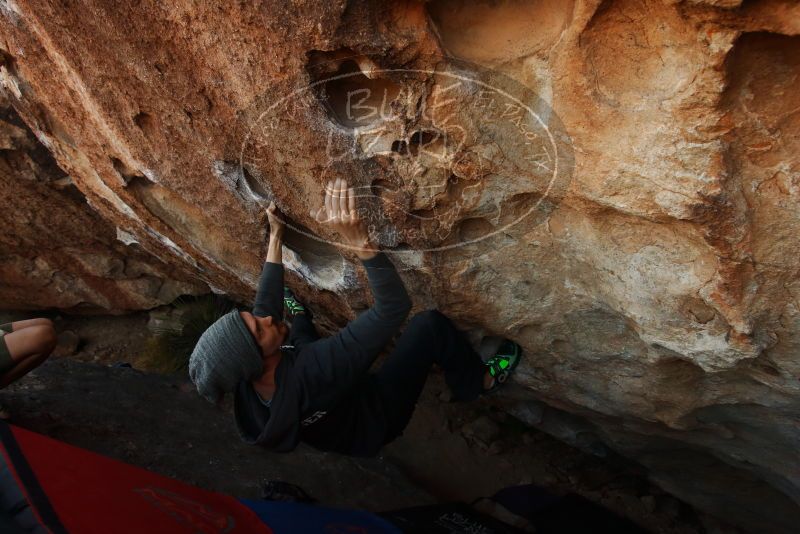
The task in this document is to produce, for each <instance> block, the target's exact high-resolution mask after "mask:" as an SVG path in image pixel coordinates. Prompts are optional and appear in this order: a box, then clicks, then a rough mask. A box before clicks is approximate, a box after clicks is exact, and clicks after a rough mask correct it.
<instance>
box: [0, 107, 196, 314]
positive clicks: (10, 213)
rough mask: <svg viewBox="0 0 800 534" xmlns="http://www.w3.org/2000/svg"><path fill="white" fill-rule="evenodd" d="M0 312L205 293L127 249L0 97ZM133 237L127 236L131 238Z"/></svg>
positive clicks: (145, 303) (147, 303)
mask: <svg viewBox="0 0 800 534" xmlns="http://www.w3.org/2000/svg"><path fill="white" fill-rule="evenodd" d="M0 191H2V197H0V210H1V211H2V216H0V220H2V221H3V227H4V231H3V232H2V235H0V249H1V250H0V308H1V309H8V310H21V309H31V310H33V309H41V308H60V309H63V310H69V311H72V312H82V313H90V312H105V313H109V312H114V313H119V312H123V311H127V310H138V309H147V308H152V307H154V306H159V305H162V304H167V303H170V302H172V301H173V300H175V298H176V297H177V296H179V295H185V294H199V293H203V292H205V291H207V288H206V286H205V284H203V283H202V282H200V281H199V280H196V279H193V277H192V276H191V274H190V273H189V272H188V271H187V270H186V269H184V268H183V267H182V266H180V265H169V264H165V263H163V262H161V261H159V260H158V259H156V258H154V257H152V256H151V255H150V254H148V253H147V252H146V251H144V250H142V249H141V248H139V247H137V246H136V245H133V244H130V245H126V244H124V243H123V242H121V241H119V238H120V237H121V238H122V239H128V238H127V237H126V236H125V235H124V234H118V233H117V231H116V229H115V228H114V226H113V224H110V223H109V222H108V221H106V220H104V219H103V218H102V217H100V216H99V215H98V214H97V213H96V212H95V211H94V210H93V209H92V208H90V207H89V206H88V205H87V204H86V199H85V197H84V196H83V194H82V193H81V192H80V191H79V190H78V189H77V188H76V187H75V185H74V184H73V183H72V180H71V179H70V177H69V176H68V175H66V174H64V172H63V171H62V170H61V169H59V168H58V165H56V162H55V161H54V160H53V158H52V156H51V155H50V153H49V152H48V150H47V149H46V148H44V147H43V146H42V145H41V144H40V143H39V142H38V141H37V140H36V138H35V137H34V136H33V134H32V133H31V132H30V130H28V128H27V127H26V126H25V123H24V122H22V120H21V119H20V118H19V116H18V115H17V114H16V112H15V111H14V110H13V108H11V107H10V104H9V103H8V101H7V100H6V99H4V98H2V94H0ZM131 239H132V236H131Z"/></svg>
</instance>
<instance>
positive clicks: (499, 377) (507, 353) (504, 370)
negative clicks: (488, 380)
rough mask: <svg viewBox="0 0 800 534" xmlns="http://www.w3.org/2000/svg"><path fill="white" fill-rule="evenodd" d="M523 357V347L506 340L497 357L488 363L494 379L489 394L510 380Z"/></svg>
mask: <svg viewBox="0 0 800 534" xmlns="http://www.w3.org/2000/svg"><path fill="white" fill-rule="evenodd" d="M521 357H522V347H520V346H519V345H518V344H517V343H514V342H513V341H511V340H509V339H504V340H503V342H502V343H501V344H500V346H499V347H498V348H497V352H496V353H495V355H494V356H492V357H491V358H489V359H488V360H487V361H486V366H487V367H488V368H489V374H490V375H492V378H494V380H493V381H492V386H491V387H490V388H489V389H487V390H486V392H487V393H488V392H489V391H494V390H495V389H497V388H498V387H500V385H501V384H504V383H505V381H506V380H508V377H509V376H511V373H512V372H514V369H516V368H517V365H518V364H519V360H520V358H521Z"/></svg>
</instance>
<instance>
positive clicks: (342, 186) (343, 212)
mask: <svg viewBox="0 0 800 534" xmlns="http://www.w3.org/2000/svg"><path fill="white" fill-rule="evenodd" d="M347 193H348V191H347V181H345V180H344V179H343V178H340V179H339V220H341V221H347V220H349V219H350V212H349V211H348V209H347V208H348V202H347Z"/></svg>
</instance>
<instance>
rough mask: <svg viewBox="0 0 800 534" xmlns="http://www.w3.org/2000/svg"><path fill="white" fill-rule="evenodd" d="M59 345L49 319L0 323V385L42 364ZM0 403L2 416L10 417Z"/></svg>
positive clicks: (12, 380) (2, 417)
mask: <svg viewBox="0 0 800 534" xmlns="http://www.w3.org/2000/svg"><path fill="white" fill-rule="evenodd" d="M55 347H56V331H55V329H54V328H53V322H52V321H51V320H50V319H44V318H37V319H27V320H25V321H14V322H13V323H6V324H0V388H4V387H6V386H7V385H9V384H10V383H12V382H14V381H15V380H17V379H18V378H20V377H22V376H24V375H26V374H28V373H29V372H30V371H32V370H33V369H35V368H36V367H38V366H39V365H41V363H42V362H43V361H45V360H46V359H47V357H48V356H50V353H51V352H53V349H54V348H55ZM9 417H10V414H9V412H8V409H7V408H5V407H4V406H3V405H2V404H0V419H8V418H9Z"/></svg>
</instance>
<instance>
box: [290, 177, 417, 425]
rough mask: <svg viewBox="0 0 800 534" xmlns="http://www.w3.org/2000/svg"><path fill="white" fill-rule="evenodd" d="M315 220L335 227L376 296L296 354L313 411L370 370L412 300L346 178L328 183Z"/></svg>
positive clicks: (297, 366) (324, 406)
mask: <svg viewBox="0 0 800 534" xmlns="http://www.w3.org/2000/svg"><path fill="white" fill-rule="evenodd" d="M316 218H317V221H318V222H321V223H325V224H328V225H330V226H331V227H332V228H333V229H334V230H336V232H337V233H338V234H339V236H340V239H341V242H342V244H344V245H346V246H347V247H348V248H350V249H351V250H355V252H356V254H357V255H358V257H359V258H360V259H361V261H362V263H363V265H364V268H365V269H366V271H367V276H368V278H369V285H370V288H371V289H372V295H373V297H374V299H375V303H374V304H373V306H372V307H371V308H370V309H369V310H367V311H366V312H364V313H362V314H361V315H359V316H358V317H357V318H356V319H354V320H353V321H351V322H350V323H349V324H348V325H347V326H346V327H344V328H343V329H341V330H340V331H339V332H337V333H336V334H335V335H333V336H330V337H327V338H323V339H320V340H318V341H315V342H314V343H311V344H309V345H306V346H305V347H304V348H303V349H302V352H301V353H300V358H298V360H297V362H298V363H297V365H296V370H297V372H298V374H299V376H301V377H302V381H303V384H304V385H303V387H304V390H305V391H307V392H311V393H312V395H311V397H313V401H314V403H315V407H314V409H326V407H327V406H330V405H333V404H335V403H336V402H337V400H338V399H339V398H340V397H341V395H343V394H345V393H346V392H347V391H348V390H349V388H350V387H351V386H352V385H353V384H355V383H356V382H357V381H358V380H360V379H361V378H362V377H363V376H364V373H366V372H367V371H368V370H369V367H370V365H372V362H373V361H374V360H375V358H376V357H377V356H378V354H379V353H380V351H381V350H383V349H384V348H385V346H386V344H387V343H388V342H389V341H390V340H391V338H392V336H394V334H395V333H396V332H397V331H398V329H399V328H400V326H401V325H402V324H403V322H404V321H405V319H406V317H407V316H408V313H409V311H410V310H411V299H410V298H409V296H408V293H407V292H406V289H405V287H404V285H403V281H402V279H401V278H400V276H399V275H398V273H397V270H396V269H395V268H394V265H392V262H391V261H390V260H389V258H387V257H386V256H385V255H384V254H381V253H379V252H378V249H377V247H375V246H373V245H372V244H371V243H370V238H369V233H368V232H367V230H366V229H365V227H364V224H363V221H361V220H360V218H359V216H358V213H357V211H356V206H355V195H354V192H353V190H352V189H350V188H348V187H347V183H346V182H345V181H344V180H336V181H335V182H333V183H330V184H328V188H327V190H326V194H325V207H323V208H322V209H321V210H320V212H319V214H318V215H317V217H316Z"/></svg>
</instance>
